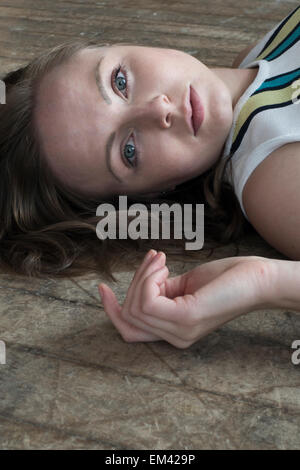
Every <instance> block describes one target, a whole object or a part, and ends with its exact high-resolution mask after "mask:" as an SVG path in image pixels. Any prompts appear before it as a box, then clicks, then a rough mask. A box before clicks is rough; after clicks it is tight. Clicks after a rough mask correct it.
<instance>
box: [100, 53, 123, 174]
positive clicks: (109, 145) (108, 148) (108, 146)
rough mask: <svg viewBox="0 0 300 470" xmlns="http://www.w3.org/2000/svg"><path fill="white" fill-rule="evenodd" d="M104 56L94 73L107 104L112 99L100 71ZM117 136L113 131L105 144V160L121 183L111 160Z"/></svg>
mask: <svg viewBox="0 0 300 470" xmlns="http://www.w3.org/2000/svg"><path fill="white" fill-rule="evenodd" d="M103 58H104V57H101V59H100V60H99V61H98V62H97V64H96V68H95V71H94V75H95V80H96V85H97V88H98V90H99V92H100V94H101V96H102V98H103V100H104V101H105V102H106V103H107V104H109V105H110V104H111V100H110V98H109V96H108V95H107V93H106V90H105V87H104V84H103V81H102V78H101V73H100V65H101V62H102V60H103ZM115 137H116V133H115V132H112V133H111V134H110V136H109V138H108V141H107V143H106V146H105V161H106V165H107V168H108V170H109V172H110V173H111V174H112V176H113V177H114V178H115V179H116V180H117V181H118V182H119V183H123V180H122V179H121V178H119V177H118V176H117V175H116V173H115V172H114V171H113V168H112V165H111V160H112V158H111V151H112V146H113V143H114V139H115Z"/></svg>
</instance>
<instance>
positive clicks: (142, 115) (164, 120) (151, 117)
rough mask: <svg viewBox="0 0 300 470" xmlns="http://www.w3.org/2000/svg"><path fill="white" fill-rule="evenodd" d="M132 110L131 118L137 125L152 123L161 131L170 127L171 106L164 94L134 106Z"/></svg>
mask: <svg viewBox="0 0 300 470" xmlns="http://www.w3.org/2000/svg"><path fill="white" fill-rule="evenodd" d="M133 108H134V109H133V110H131V111H132V117H134V118H135V119H136V120H137V121H138V122H139V123H146V124H149V123H152V124H154V125H156V126H159V127H161V128H163V129H168V128H169V127H170V126H171V125H172V117H173V111H174V110H173V105H172V104H171V102H170V100H169V98H168V97H167V96H166V95H164V94H161V95H158V96H156V97H155V98H152V99H151V100H146V101H145V102H143V103H139V104H137V105H134V106H133Z"/></svg>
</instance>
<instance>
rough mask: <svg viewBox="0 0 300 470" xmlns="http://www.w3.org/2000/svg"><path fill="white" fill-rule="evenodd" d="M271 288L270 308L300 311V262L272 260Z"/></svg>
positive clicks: (268, 300) (268, 299) (267, 298)
mask: <svg viewBox="0 0 300 470" xmlns="http://www.w3.org/2000/svg"><path fill="white" fill-rule="evenodd" d="M269 262H270V271H271V279H272V282H271V287H270V290H269V292H268V293H267V296H266V300H267V304H268V305H269V307H267V308H282V309H290V310H296V311H300V262H299V261H292V260H276V259H270V260H269Z"/></svg>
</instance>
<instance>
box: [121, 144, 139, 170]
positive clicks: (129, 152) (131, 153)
mask: <svg viewBox="0 0 300 470" xmlns="http://www.w3.org/2000/svg"><path fill="white" fill-rule="evenodd" d="M130 140H133V139H129V140H127V143H126V144H125V145H124V147H123V151H122V154H123V155H124V158H125V159H126V161H127V162H128V163H129V165H130V166H131V167H135V166H137V156H138V153H137V151H136V148H135V142H134V140H133V145H131V144H128V142H129V141H130ZM135 153H136V155H135ZM131 161H133V162H134V163H131ZM126 165H127V166H128V164H126Z"/></svg>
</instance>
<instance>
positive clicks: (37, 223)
mask: <svg viewBox="0 0 300 470" xmlns="http://www.w3.org/2000/svg"><path fill="white" fill-rule="evenodd" d="M102 45H103V44H96V43H93V41H91V40H86V39H83V40H75V41H69V42H66V43H63V44H61V45H59V46H56V47H54V48H52V49H50V50H48V51H46V52H44V53H43V54H41V55H40V56H39V57H37V58H36V59H34V60H33V61H32V62H30V63H29V64H28V65H27V66H24V67H21V68H19V69H18V70H15V71H12V72H10V73H8V74H7V75H6V76H4V77H2V80H3V81H4V82H5V85H6V104H5V105H1V106H0V220H1V225H0V267H1V269H2V270H4V271H7V272H10V273H19V274H25V275H27V276H36V277H44V276H55V277H63V276H66V275H68V276H78V275H82V274H84V273H87V272H99V273H101V274H103V275H104V277H105V278H106V279H110V280H115V278H114V276H113V274H112V273H113V271H114V270H117V269H120V268H124V267H125V269H129V268H134V267H136V266H137V263H138V262H139V261H140V260H141V257H142V256H143V255H144V254H145V252H146V251H147V250H149V249H150V248H154V249H156V250H163V251H165V253H166V254H167V256H168V258H169V257H170V258H172V259H181V260H182V259H184V260H187V259H191V257H192V258H194V257H195V256H197V253H196V252H193V251H186V250H185V248H184V244H185V242H186V240H185V238H184V237H183V238H182V239H179V240H177V239H174V238H172V239H171V240H162V239H159V240H152V239H146V240H144V239H138V240H132V239H131V238H128V239H126V240H118V239H106V240H100V239H99V238H98V237H97V236H96V225H97V223H98V222H99V220H100V219H99V217H97V216H96V208H97V206H98V205H99V204H101V203H102V202H108V201H107V200H106V199H104V200H103V199H102V200H99V199H97V200H96V199H93V198H89V199H88V198H86V197H85V198H83V197H80V196H79V195H78V194H76V193H75V192H72V191H70V190H67V189H66V188H64V187H62V185H61V184H60V183H59V181H57V180H56V178H55V177H54V175H53V174H52V172H51V170H50V168H49V167H48V165H47V163H46V159H45V158H44V156H43V152H42V149H41V145H40V142H39V139H38V136H37V130H36V126H35V123H34V111H35V106H36V90H37V85H38V83H39V81H40V80H41V79H42V77H43V76H44V75H45V74H46V73H47V71H49V70H51V69H52V68H53V67H54V66H57V65H60V64H62V63H65V62H66V61H68V60H69V59H70V58H71V57H72V55H73V54H74V53H76V52H77V51H79V50H80V49H81V48H83V47H96V46H102ZM228 163H230V164H231V160H230V158H228V159H227V160H226V159H225V160H221V159H220V160H218V161H217V162H216V163H215V165H214V166H213V167H212V168H210V169H209V170H208V171H206V172H205V173H204V174H202V175H200V176H198V177H196V178H194V179H192V180H190V181H188V182H185V183H183V184H181V185H179V186H177V189H176V190H175V191H172V192H169V193H167V194H164V195H163V198H159V199H155V200H153V199H152V200H150V199H147V198H145V196H141V197H138V196H137V197H134V198H133V197H128V204H132V203H134V202H141V201H142V202H143V204H145V206H146V207H147V208H149V209H150V207H151V204H152V203H156V204H157V203H158V202H159V203H162V202H168V203H174V202H177V203H179V204H181V205H182V204H185V203H190V204H192V205H193V208H194V205H195V203H198V204H200V203H204V204H205V210H204V215H205V222H204V227H205V243H204V247H203V249H202V250H201V252H202V253H203V252H205V253H206V252H207V250H209V251H210V253H209V255H210V254H211V253H212V252H213V250H214V248H216V247H217V246H219V245H226V244H228V243H232V242H234V243H235V244H237V242H239V241H240V240H241V238H242V237H243V235H245V234H246V233H247V232H249V231H251V225H250V224H249V223H248V222H247V220H246V219H245V218H244V216H243V213H242V211H241V209H240V206H239V203H238V200H237V198H236V196H235V194H234V192H233V189H232V187H231V186H230V184H229V183H227V182H225V181H224V180H223V176H224V172H225V169H226V166H227V164H228ZM109 202H110V203H112V204H113V205H115V204H116V203H117V196H116V197H112V198H110V200H109Z"/></svg>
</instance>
